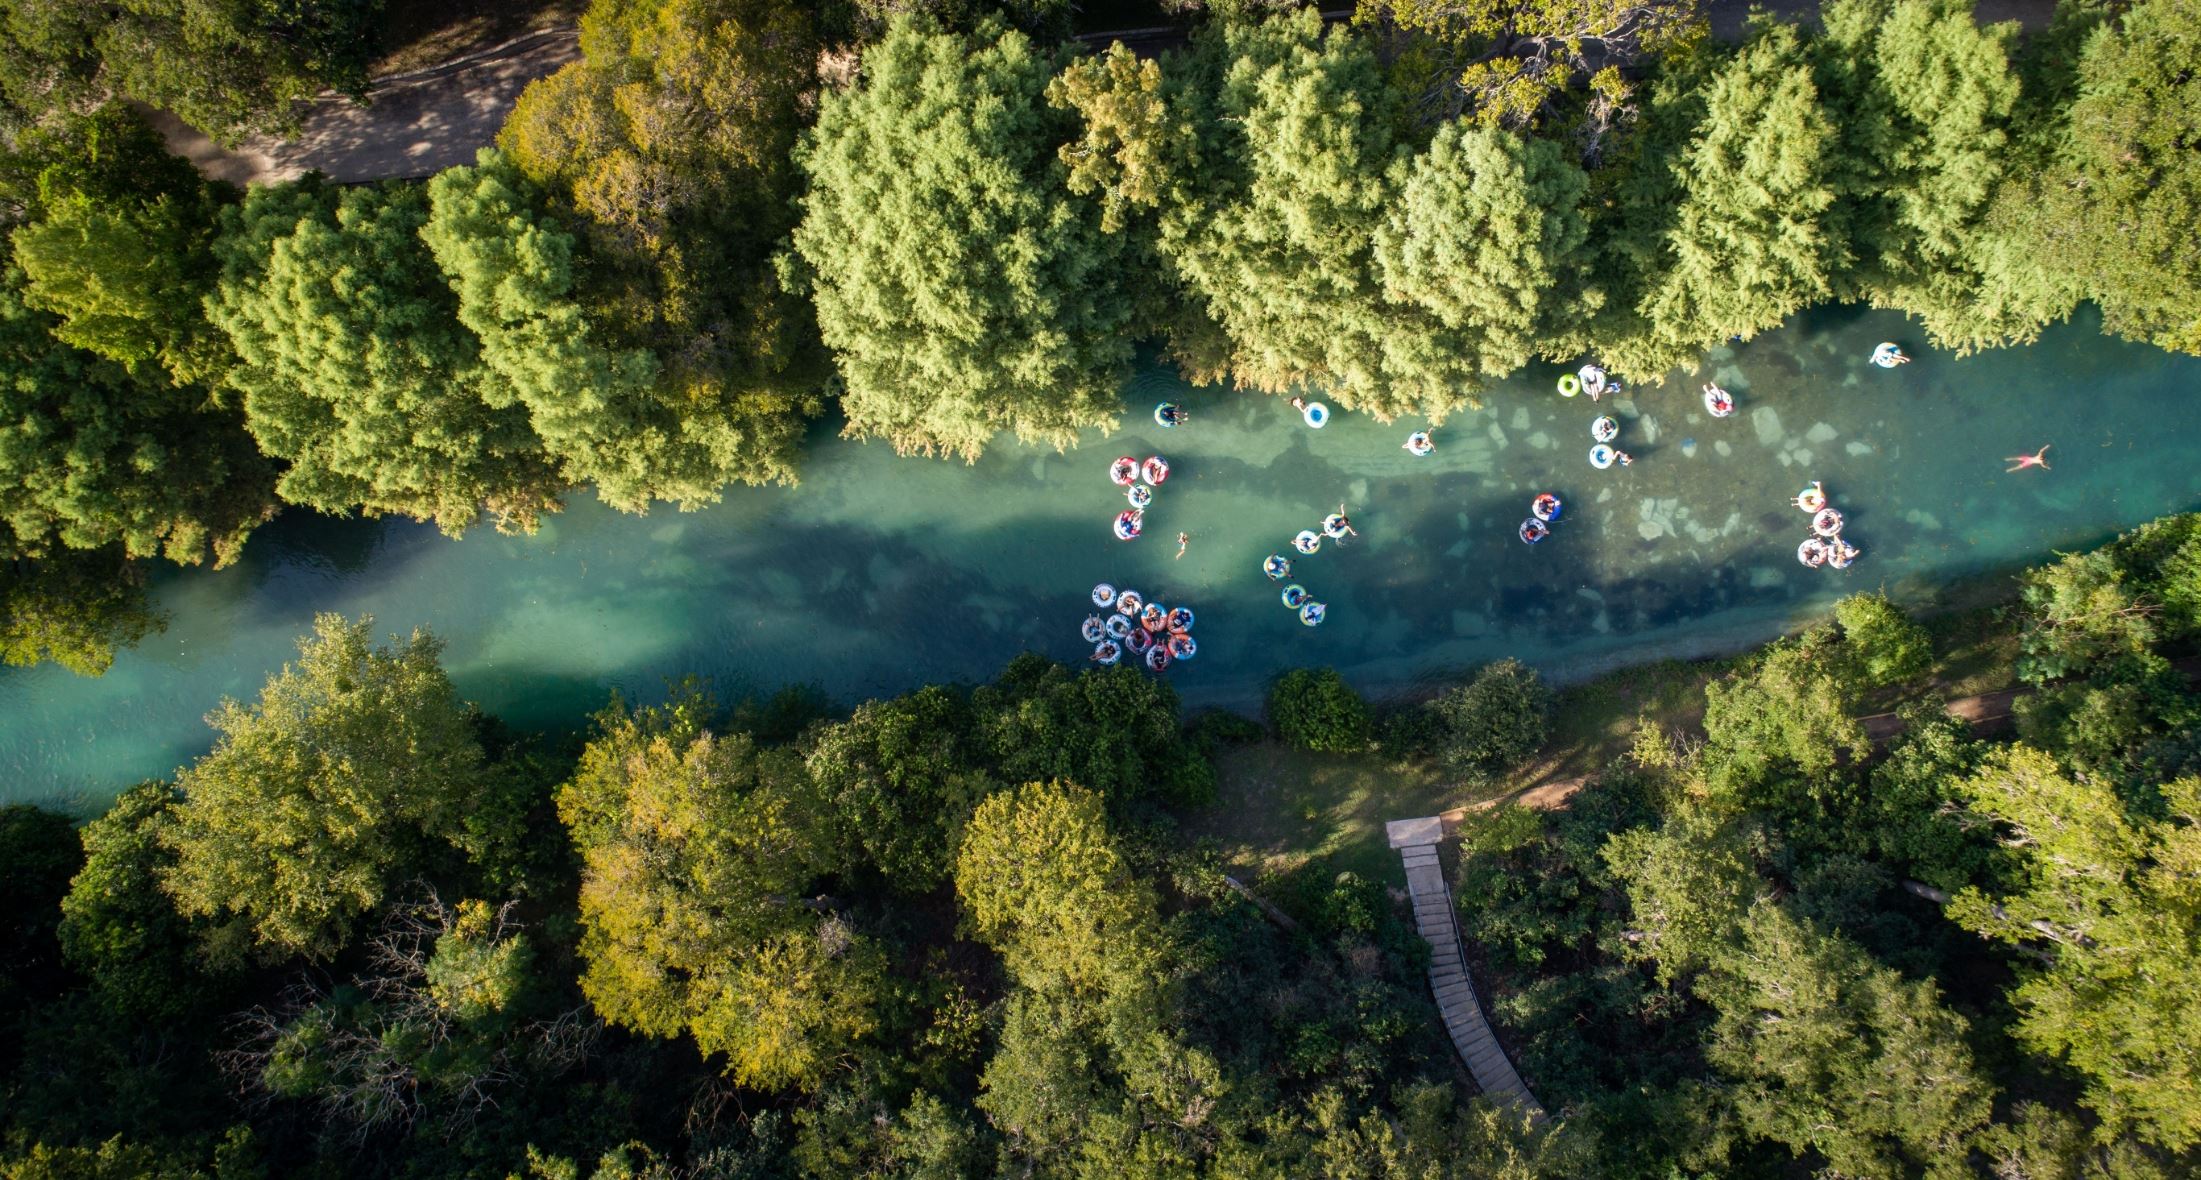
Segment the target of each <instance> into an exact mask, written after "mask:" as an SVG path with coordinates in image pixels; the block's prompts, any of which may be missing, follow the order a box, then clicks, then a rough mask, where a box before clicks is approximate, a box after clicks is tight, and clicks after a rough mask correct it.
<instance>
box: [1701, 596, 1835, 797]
mask: <svg viewBox="0 0 2201 1180" xmlns="http://www.w3.org/2000/svg"><path fill="white" fill-rule="evenodd" d="M1848 654H1849V653H1847V652H1846V651H1844V650H1843V649H1842V648H1841V647H1839V646H1837V645H1836V644H1834V643H1833V642H1832V641H1831V636H1830V635H1829V634H1828V633H1826V632H1825V631H1823V630H1822V631H1815V632H1810V633H1807V634H1806V635H1804V636H1802V637H1801V638H1799V639H1794V640H1783V641H1781V642H1779V643H1776V644H1774V645H1772V646H1771V647H1769V648H1767V649H1766V651H1765V653H1764V654H1763V655H1761V656H1758V657H1756V658H1754V659H1752V660H1751V661H1749V662H1748V663H1747V664H1745V665H1744V666H1743V667H1742V668H1740V669H1737V670H1736V671H1734V672H1730V673H1728V674H1727V675H1726V676H1725V677H1722V678H1721V679H1719V680H1716V681H1714V682H1712V683H1711V684H1710V685H1708V686H1706V688H1705V692H1704V733H1705V760H1706V763H1707V766H1708V769H1709V770H1710V771H1711V774H1712V777H1713V779H1714V781H1716V782H1719V783H1722V784H1724V785H1726V786H1727V787H1729V788H1739V787H1742V786H1745V785H1748V784H1753V783H1759V782H1763V781H1765V780H1766V779H1767V778H1769V777H1770V776H1772V775H1773V774H1774V772H1775V771H1777V770H1779V769H1781V768H1783V767H1789V766H1793V767H1794V768H1795V769H1797V770H1799V771H1801V772H1803V773H1804V774H1805V775H1807V776H1823V775H1825V774H1827V773H1828V772H1829V771H1831V770H1833V769H1834V767H1835V764H1836V762H1837V760H1838V759H1839V758H1841V757H1844V756H1847V757H1849V758H1851V759H1853V760H1854V759H1857V758H1862V757H1863V756H1864V755H1865V753H1866V751H1867V750H1868V749H1869V745H1868V743H1867V742H1866V740H1865V731H1864V728H1863V727H1862V726H1860V725H1859V724H1858V723H1857V720H1856V718H1855V716H1854V714H1855V713H1856V711H1857V710H1856V705H1857V695H1858V694H1857V687H1858V685H1857V681H1856V680H1855V679H1854V678H1853V677H1852V676H1851V675H1849V674H1848V671H1849V670H1848V669H1847V668H1845V667H1844V666H1843V665H1844V663H1845V657H1846V656H1847V655H1848ZM1866 659H1867V662H1868V663H1869V660H1870V657H1869V656H1868V657H1866Z"/></svg>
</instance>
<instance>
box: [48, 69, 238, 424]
mask: <svg viewBox="0 0 2201 1180" xmlns="http://www.w3.org/2000/svg"><path fill="white" fill-rule="evenodd" d="M59 138H60V139H61V141H62V142H63V143H65V144H67V145H68V150H66V151H64V152H63V153H61V154H60V158H58V159H55V160H54V161H53V162H51V163H49V164H47V166H46V167H45V168H44V169H43V170H42V171H41V173H40V175H39V178H38V188H39V192H38V213H37V216H36V217H35V218H33V219H32V220H30V221H28V222H26V223H25V224H23V225H20V226H17V227H16V229H15V233H14V244H15V261H16V265H17V266H18V267H20V268H21V269H22V271H23V274H24V287H23V300H24V302H25V303H27V304H29V305H30V306H32V307H35V308H37V309H39V310H40V311H45V312H50V313H52V314H53V315H55V316H56V317H58V319H59V322H58V323H56V324H55V325H54V326H53V335H54V338H55V339H57V340H59V341H61V342H62V343H64V344H68V345H72V346H74V347H76V348H81V349H84V350H85V351H87V352H91V353H95V354H97V355H99V356H103V357H106V358H107V359H108V360H111V361H118V362H120V363H122V364H124V365H126V366H130V367H131V368H132V369H133V370H135V369H136V368H137V366H139V365H140V364H142V363H144V362H147V361H158V362H159V363H160V365H161V366H162V367H163V368H165V369H167V370H168V372H169V374H170V375H171V376H172V377H173V378H174V379H175V381H176V382H177V383H178V384H185V385H188V384H191V383H193V382H199V381H208V380H211V379H213V378H217V377H219V376H220V372H221V370H222V369H223V368H225V367H226V366H227V363H228V356H227V352H228V344H227V342H226V341H224V340H222V339H221V335H220V333H218V332H216V331H214V330H213V327H212V325H210V324H208V323H207V322H206V317H205V315H204V314H203V312H202V310H201V308H200V301H201V299H202V298H204V296H205V295H206V294H207V293H208V292H209V291H210V290H212V288H213V285H214V275H215V265H214V256H213V238H214V226H215V217H216V213H217V211H218V210H219V208H220V206H221V204H222V203H223V201H224V199H225V198H226V197H227V196H228V193H227V192H226V191H225V190H226V186H217V185H213V184H209V183H208V182H207V181H206V180H205V179H204V178H202V177H201V176H200V175H199V174H198V172H197V170H196V169H194V168H192V167H191V165H190V164H189V163H188V162H187V161H185V160H184V159H183V158H182V157H180V156H173V155H170V154H169V153H168V148H167V145H166V144H164V143H163V142H162V141H161V138H160V136H159V135H158V134H157V133H155V132H154V131H153V129H152V128H150V127H148V126H146V124H145V122H144V120H143V119H141V118H139V117H138V116H137V114H136V113H135V112H133V111H131V110H130V109H129V108H127V107H121V106H112V107H108V108H106V109H103V110H101V111H100V112H99V113H98V114H96V115H94V116H92V117H90V118H87V119H84V120H82V121H81V123H80V124H78V125H75V126H72V127H71V128H70V129H69V132H68V133H67V134H66V135H63V136H61V137H59Z"/></svg>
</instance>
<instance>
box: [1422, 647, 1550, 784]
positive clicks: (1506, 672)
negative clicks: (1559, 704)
mask: <svg viewBox="0 0 2201 1180" xmlns="http://www.w3.org/2000/svg"><path fill="white" fill-rule="evenodd" d="M1431 707H1432V708H1434V709H1435V710H1436V712H1437V716H1438V717H1439V718H1441V719H1442V722H1443V725H1444V737H1443V739H1442V740H1441V741H1440V743H1439V744H1438V748H1437V754H1438V757H1440V758H1442V759H1443V760H1444V764H1445V768H1446V769H1447V770H1450V771H1451V772H1452V773H1454V774H1458V775H1465V776H1468V777H1469V778H1471V779H1474V780H1480V781H1487V780H1488V779H1490V778H1493V777H1495V776H1497V775H1501V774H1504V773H1505V772H1507V771H1509V770H1511V769H1513V768H1514V767H1515V766H1517V765H1519V764H1520V763H1521V762H1522V761H1523V760H1524V759H1526V758H1527V757H1528V756H1529V755H1531V754H1534V753H1535V752H1536V750H1537V748H1538V747H1540V746H1542V745H1543V744H1544V725H1545V718H1546V715H1547V714H1548V713H1549V712H1550V711H1551V690H1550V689H1548V688H1546V687H1544V681H1543V678H1542V677H1539V676H1538V675H1537V674H1536V669H1534V668H1531V667H1529V666H1528V665H1526V664H1524V663H1522V662H1521V661H1519V660H1516V659H1511V658H1507V659H1503V660H1498V661H1495V662H1493V663H1489V664H1485V665H1483V666H1482V667H1481V668H1478V669H1477V670H1476V672H1475V679H1473V680H1471V681H1469V682H1468V683H1466V684H1464V685H1460V686H1458V687H1456V688H1449V689H1446V690H1445V691H1443V692H1441V693H1438V694H1437V699H1436V700H1435V701H1433V702H1431Z"/></svg>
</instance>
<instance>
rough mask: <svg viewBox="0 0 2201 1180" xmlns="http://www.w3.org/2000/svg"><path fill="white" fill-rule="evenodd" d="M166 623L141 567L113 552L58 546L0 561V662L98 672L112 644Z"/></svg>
mask: <svg viewBox="0 0 2201 1180" xmlns="http://www.w3.org/2000/svg"><path fill="white" fill-rule="evenodd" d="M166 625H167V620H166V616H164V615H161V614H158V613H156V612H155V611H154V610H153V609H152V607H151V606H150V605H148V604H147V602H146V598H145V580H144V573H143V572H142V571H141V570H140V569H139V568H138V567H137V566H136V565H134V564H132V563H131V562H129V561H128V560H126V559H124V558H123V557H121V556H120V555H119V554H117V553H115V552H114V551H112V550H106V551H101V552H96V553H85V552H82V551H77V550H63V551H61V552H59V553H56V554H54V555H53V556H51V557H48V558H46V559H45V560H43V561H24V560H20V559H19V560H16V561H11V562H7V563H5V564H0V663H4V664H7V665H9V666H10V667H18V668H28V667H31V666H33V665H35V664H38V663H39V662H41V661H43V660H52V661H53V662H54V663H56V664H59V665H61V666H62V667H64V668H67V669H68V670H70V671H71V672H74V673H76V674H77V675H79V676H98V675H100V674H101V673H104V672H105V671H107V668H108V666H109V665H111V664H113V663H114V662H115V652H116V650H117V649H120V648H126V647H130V646H132V645H134V644H136V643H137V641H138V640H140V639H143V638H145V637H146V636H147V635H150V634H152V633H153V632H155V631H158V630H160V629H161V628H162V627H164V626H166Z"/></svg>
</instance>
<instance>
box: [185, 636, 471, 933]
mask: <svg viewBox="0 0 2201 1180" xmlns="http://www.w3.org/2000/svg"><path fill="white" fill-rule="evenodd" d="M372 624H373V620H372V619H368V618H362V619H361V620H360V621H359V622H357V623H348V622H346V621H344V620H343V619H342V618H341V617H339V616H336V615H329V614H325V615H321V616H319V617H318V618H316V619H315V620H314V633H313V635H312V637H311V638H308V639H305V640H302V641H301V642H300V643H299V645H298V656H299V658H298V661H297V662H296V663H294V664H285V665H284V666H283V670H282V671H280V672H278V673H276V674H275V675H274V676H272V677H270V678H269V679H268V682H267V684H266V686H265V687H264V688H262V689H261V691H260V698H259V700H258V701H257V702H256V703H254V704H253V705H250V706H247V705H243V704H240V703H239V702H237V701H234V700H224V701H223V702H222V704H221V705H220V707H218V708H217V709H215V710H214V712H213V713H211V714H209V715H208V717H207V722H208V724H210V725H212V726H213V727H214V729H215V731H216V732H217V733H218V734H219V735H220V736H219V737H218V738H217V740H216V742H215V744H214V749H213V751H212V752H210V753H208V754H207V755H206V756H204V757H202V758H200V759H199V760H198V761H197V762H195V763H193V764H192V765H191V766H190V767H188V768H186V769H185V770H183V771H182V772H181V773H180V774H178V775H177V778H176V789H177V791H178V793H179V794H180V795H181V796H182V802H180V803H178V804H176V805H175V806H174V808H172V810H171V812H170V817H171V818H170V822H168V823H166V824H163V825H162V826H161V827H160V829H159V840H160V842H161V844H162V846H163V847H165V848H166V849H168V850H169V852H170V853H171V854H173V855H174V857H175V864H174V865H173V866H171V867H169V868H168V869H167V870H166V871H165V872H164V873H163V875H162V884H163V886H164V887H165V888H166V889H167V890H168V892H169V894H170V896H172V897H173V898H174V899H175V902H176V908H177V910H179V911H180V912H181V913H183V914H184V915H185V916H187V917H196V918H205V919H208V920H209V921H210V926H211V929H210V930H209V936H208V942H207V946H206V949H207V952H208V954H209V955H210V957H212V958H213V959H214V960H215V961H216V962H234V961H237V960H240V959H242V958H244V957H245V956H246V954H247V953H248V952H257V954H258V955H259V956H261V957H263V958H270V959H283V958H288V957H290V956H293V955H297V956H303V957H305V958H307V959H310V960H316V961H325V960H327V959H329V958H330V957H332V956H334V955H335V954H336V952H337V951H339V950H341V949H343V947H344V946H345V945H346V944H347V943H348V942H349V941H350V939H351V933H352V929H353V926H354V924H355V923H356V922H357V921H358V919H359V918H360V917H361V916H362V915H364V914H365V913H367V912H368V911H369V910H372V909H374V908H375V907H376V906H378V905H379V904H381V902H382V899H383V896H384V894H385V892H386V891H387V890H388V888H389V886H390V884H391V882H392V879H393V877H395V876H396V875H397V874H399V873H401V872H407V871H413V872H417V871H418V868H419V865H420V862H421V858H422V857H423V854H424V853H425V852H426V851H427V850H428V849H429V848H432V847H433V846H434V845H436V844H447V845H456V846H460V851H462V852H465V853H469V854H473V855H477V856H481V855H490V854H493V852H494V849H493V848H492V847H490V845H489V842H488V841H486V840H483V839H481V838H480V837H479V835H477V834H476V833H471V832H469V831H468V830H467V825H466V823H465V814H466V812H467V811H468V809H469V808H471V807H473V806H474V805H475V797H476V796H477V795H478V794H480V793H482V791H483V788H484V785H485V782H486V780H487V779H488V774H487V773H486V772H485V769H484V765H483V756H482V750H481V746H480V744H479V743H478V742H477V741H476V740H475V736H474V729H473V725H472V723H471V721H470V720H469V718H468V716H467V713H466V709H465V706H464V704H463V703H462V702H461V701H460V700H459V699H458V694H457V693H456V692H455V691H454V690H453V689H452V687H451V681H450V678H449V677H448V676H446V675H445V674H444V671H443V668H442V667H441V666H440V665H439V664H438V663H437V657H438V656H439V654H440V653H441V651H442V646H443V645H442V644H441V642H439V641H438V640H436V639H434V638H433V637H431V636H429V635H428V634H427V633H426V632H421V631H415V632H414V633H413V635H412V637H411V638H410V639H408V640H405V641H404V642H403V643H402V644H400V645H398V646H394V647H385V648H377V647H372V646H370V642H369V628H370V627H371V626H372Z"/></svg>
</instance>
